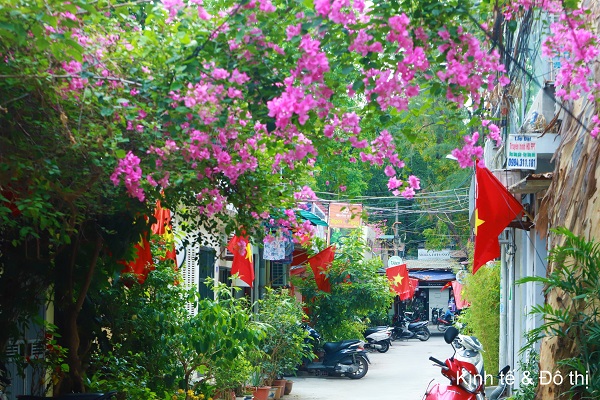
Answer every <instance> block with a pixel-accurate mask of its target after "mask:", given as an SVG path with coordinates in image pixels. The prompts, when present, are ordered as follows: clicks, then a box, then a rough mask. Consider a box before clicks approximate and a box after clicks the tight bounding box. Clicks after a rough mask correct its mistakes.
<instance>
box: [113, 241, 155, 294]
mask: <svg viewBox="0 0 600 400" xmlns="http://www.w3.org/2000/svg"><path fill="white" fill-rule="evenodd" d="M119 263H120V264H122V265H124V266H125V267H124V268H123V270H121V273H122V274H134V275H135V276H136V278H137V281H138V283H140V284H142V283H144V282H145V281H146V278H147V277H148V274H149V273H150V271H152V270H154V268H155V267H154V261H153V260H152V251H151V249H150V242H149V241H148V234H147V233H144V234H143V235H142V238H141V240H140V241H139V243H136V245H135V258H134V259H133V260H132V261H125V260H120V261H119Z"/></svg>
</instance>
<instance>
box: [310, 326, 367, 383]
mask: <svg viewBox="0 0 600 400" xmlns="http://www.w3.org/2000/svg"><path fill="white" fill-rule="evenodd" d="M305 328H306V330H307V331H308V334H309V337H310V338H312V340H313V344H314V345H315V346H316V345H317V344H318V343H320V342H321V335H319V333H318V332H317V331H316V330H315V329H313V328H311V327H309V326H306V327H305ZM364 344H365V342H363V341H362V340H358V339H351V340H343V341H340V342H326V343H325V344H323V352H324V353H323V356H322V357H319V360H318V361H313V360H304V363H303V365H302V367H301V369H304V370H306V371H309V372H314V373H315V374H318V375H320V374H326V375H345V376H347V377H348V378H350V379H360V378H362V377H363V376H365V375H366V374H367V371H368V370H369V364H370V363H371V361H370V360H369V356H368V355H367V352H366V351H365V348H364Z"/></svg>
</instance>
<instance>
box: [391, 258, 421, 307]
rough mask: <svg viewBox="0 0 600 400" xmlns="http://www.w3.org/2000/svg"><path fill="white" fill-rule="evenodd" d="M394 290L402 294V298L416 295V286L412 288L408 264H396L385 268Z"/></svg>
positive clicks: (405, 298)
mask: <svg viewBox="0 0 600 400" xmlns="http://www.w3.org/2000/svg"><path fill="white" fill-rule="evenodd" d="M385 274H386V275H387V278H388V280H389V281H390V285H391V286H392V290H393V291H394V292H396V293H397V294H398V296H400V300H407V299H409V298H411V297H412V296H413V295H414V292H415V288H414V287H413V288H412V290H411V284H410V280H409V278H408V270H407V269H406V264H401V265H395V266H393V267H389V268H388V269H386V270H385Z"/></svg>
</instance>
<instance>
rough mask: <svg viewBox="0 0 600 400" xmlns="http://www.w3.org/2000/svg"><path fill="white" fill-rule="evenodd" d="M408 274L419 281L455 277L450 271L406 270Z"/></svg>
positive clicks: (449, 279) (448, 279)
mask: <svg viewBox="0 0 600 400" xmlns="http://www.w3.org/2000/svg"><path fill="white" fill-rule="evenodd" d="M408 276H409V277H411V278H416V279H418V280H420V281H453V280H455V279H456V275H454V273H453V272H451V271H408Z"/></svg>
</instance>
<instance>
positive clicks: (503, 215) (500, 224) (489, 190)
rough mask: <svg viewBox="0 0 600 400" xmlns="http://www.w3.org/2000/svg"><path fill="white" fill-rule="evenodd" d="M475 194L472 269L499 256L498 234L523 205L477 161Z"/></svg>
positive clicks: (475, 270) (518, 212) (519, 211)
mask: <svg viewBox="0 0 600 400" xmlns="http://www.w3.org/2000/svg"><path fill="white" fill-rule="evenodd" d="M475 177H476V181H477V191H476V196H475V254H474V255H473V273H476V272H477V270H478V269H479V268H480V267H481V266H482V265H484V264H485V263H486V262H488V261H490V260H493V259H495V258H498V257H500V244H499V243H498V236H499V235H500V234H501V233H502V231H503V230H504V228H506V227H507V226H508V224H510V222H511V221H512V220H513V219H515V217H516V216H517V215H519V214H520V213H521V211H522V210H523V206H522V205H521V203H519V202H518V201H517V200H516V199H515V198H514V197H513V195H512V194H510V192H509V191H508V190H507V189H506V188H505V187H504V185H503V184H502V182H500V181H499V180H498V179H497V178H496V177H495V176H494V174H492V173H491V172H490V170H489V169H487V168H485V167H482V166H480V165H479V162H477V166H476V175H475Z"/></svg>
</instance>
